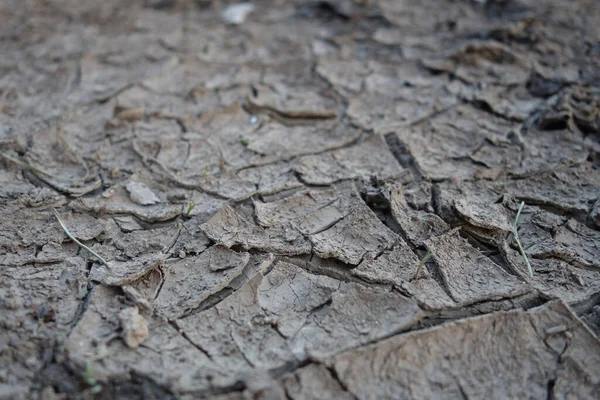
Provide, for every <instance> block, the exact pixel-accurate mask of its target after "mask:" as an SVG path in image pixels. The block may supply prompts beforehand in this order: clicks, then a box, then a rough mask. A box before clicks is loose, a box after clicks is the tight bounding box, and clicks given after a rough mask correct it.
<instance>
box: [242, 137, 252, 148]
mask: <svg viewBox="0 0 600 400" xmlns="http://www.w3.org/2000/svg"><path fill="white" fill-rule="evenodd" d="M240 143H241V144H243V145H244V146H248V144H249V143H250V141H249V140H248V138H245V137H243V136H240Z"/></svg>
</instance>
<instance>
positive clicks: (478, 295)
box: [425, 229, 529, 305]
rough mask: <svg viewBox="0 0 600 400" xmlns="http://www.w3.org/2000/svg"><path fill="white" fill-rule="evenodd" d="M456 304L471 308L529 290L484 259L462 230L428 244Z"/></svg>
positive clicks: (437, 238) (432, 240)
mask: <svg viewBox="0 0 600 400" xmlns="http://www.w3.org/2000/svg"><path fill="white" fill-rule="evenodd" d="M425 245H426V246H427V248H428V250H430V251H431V252H432V253H433V258H434V260H435V262H436V264H437V265H438V266H439V269H440V273H441V274H442V278H443V279H444V283H445V285H446V287H447V288H448V291H449V294H450V296H451V297H452V299H453V300H454V301H456V302H457V303H459V304H463V305H466V304H470V303H476V302H481V301H485V300H497V299H503V298H509V297H514V296H518V295H521V294H523V293H525V292H527V291H528V290H529V289H528V288H527V286H525V284H524V283H523V282H521V281H519V279H517V278H516V277H515V276H513V275H510V274H508V273H507V272H505V271H504V270H503V269H502V267H500V266H499V265H498V264H496V263H495V262H494V261H492V260H491V259H490V258H488V257H486V256H485V255H483V254H482V253H481V252H480V251H479V250H477V249H476V248H474V247H473V246H471V245H470V244H469V242H467V240H466V239H464V238H462V237H461V236H460V234H459V231H458V230H456V229H455V230H453V231H450V232H449V233H445V234H443V235H441V236H438V237H433V238H430V239H428V240H427V241H425Z"/></svg>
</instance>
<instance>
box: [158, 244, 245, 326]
mask: <svg viewBox="0 0 600 400" xmlns="http://www.w3.org/2000/svg"><path fill="white" fill-rule="evenodd" d="M249 260H250V254H248V253H236V252H234V251H232V250H229V249H226V248H224V247H220V246H212V247H210V248H209V249H208V250H206V251H205V252H204V253H202V254H200V255H198V256H195V257H186V258H185V259H183V260H178V261H175V262H173V263H170V264H168V265H167V267H166V268H164V278H163V279H164V283H163V285H162V288H161V289H160V293H159V294H158V296H157V297H156V299H155V300H154V308H155V311H156V313H157V314H159V315H162V316H164V317H166V318H168V319H175V318H177V317H180V316H181V315H183V314H185V313H186V312H188V311H190V310H193V309H195V308H197V307H198V306H199V305H200V304H201V303H202V301H204V300H206V299H207V298H208V297H209V296H211V295H213V294H215V293H217V292H219V291H220V290H221V289H223V288H225V287H226V286H227V285H228V284H229V283H230V282H231V281H232V280H233V279H234V278H236V277H237V276H239V275H240V274H241V273H242V270H243V269H244V267H245V266H246V264H248V261H249Z"/></svg>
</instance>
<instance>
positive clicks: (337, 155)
mask: <svg viewBox="0 0 600 400" xmlns="http://www.w3.org/2000/svg"><path fill="white" fill-rule="evenodd" d="M296 171H297V172H298V173H300V175H301V176H302V180H303V181H305V182H307V183H310V184H314V185H327V184H332V183H335V182H337V181H340V180H343V179H353V178H362V179H364V180H368V179H369V178H370V177H371V176H375V177H377V178H378V179H382V180H385V179H392V178H398V177H401V176H402V175H403V174H404V173H405V171H403V169H402V167H400V165H398V161H396V159H395V158H394V157H393V156H392V153H391V152H390V150H389V149H388V148H387V146H386V144H385V143H384V141H383V139H382V138H381V137H380V136H378V135H372V136H371V137H369V138H368V139H366V140H365V141H364V142H362V143H359V144H356V145H353V146H351V147H347V148H344V149H339V150H334V151H332V152H327V153H322V154H318V155H310V156H305V157H302V158H301V159H300V164H299V165H298V167H296Z"/></svg>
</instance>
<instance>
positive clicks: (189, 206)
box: [185, 202, 196, 217]
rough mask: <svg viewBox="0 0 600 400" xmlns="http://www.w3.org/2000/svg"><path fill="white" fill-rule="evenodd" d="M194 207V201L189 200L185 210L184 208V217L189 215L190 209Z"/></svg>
mask: <svg viewBox="0 0 600 400" xmlns="http://www.w3.org/2000/svg"><path fill="white" fill-rule="evenodd" d="M194 207H196V203H194V202H191V203H190V204H188V206H187V210H185V216H186V217H189V216H190V214H191V212H192V210H193V209H194Z"/></svg>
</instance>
